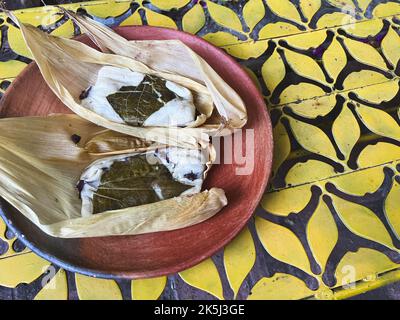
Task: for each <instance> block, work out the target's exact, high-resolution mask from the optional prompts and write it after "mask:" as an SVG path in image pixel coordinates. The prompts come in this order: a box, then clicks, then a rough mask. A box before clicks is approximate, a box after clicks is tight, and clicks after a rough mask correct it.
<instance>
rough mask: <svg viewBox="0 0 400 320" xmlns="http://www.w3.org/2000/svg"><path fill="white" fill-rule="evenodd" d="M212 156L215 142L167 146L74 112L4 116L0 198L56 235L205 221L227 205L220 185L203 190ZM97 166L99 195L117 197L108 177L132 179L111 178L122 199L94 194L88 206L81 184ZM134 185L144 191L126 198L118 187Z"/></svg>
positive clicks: (119, 232) (117, 231) (123, 232)
mask: <svg viewBox="0 0 400 320" xmlns="http://www.w3.org/2000/svg"><path fill="white" fill-rule="evenodd" d="M139 129H141V130H145V129H144V128H139ZM215 156H216V155H215V151H214V149H213V147H212V146H211V145H209V146H208V147H207V148H204V149H198V148H193V149H189V150H186V149H182V148H176V147H171V146H165V145H162V144H159V143H154V142H153V141H146V140H143V139H139V138H136V137H132V136H128V135H123V134H121V133H118V132H114V131H110V130H106V129H104V128H102V127H99V126H97V125H95V124H93V123H91V122H89V121H87V120H85V119H82V118H80V117H78V116H76V115H53V116H48V117H22V118H5V119H0V181H1V183H0V197H2V198H4V199H5V200H6V201H8V202H9V203H10V204H11V205H12V206H14V207H15V208H16V209H17V210H19V211H20V212H21V213H22V214H23V215H24V216H25V217H26V218H28V219H29V220H30V221H31V222H32V223H34V224H35V225H36V226H38V227H39V228H40V229H41V230H43V231H44V232H46V233H48V234H49V235H52V236H55V237H62V238H77V237H95V236H110V235H127V234H141V233H148V232H157V231H165V230H174V229H179V228H183V227H186V226H190V225H193V224H196V223H199V222H201V221H204V220H206V219H208V218H210V217H212V216H213V215H214V214H216V213H217V212H218V211H219V210H221V208H222V207H224V206H225V205H226V204H227V200H226V197H225V194H224V191H223V190H221V189H218V188H211V189H210V190H203V191H201V185H202V182H203V180H204V179H205V177H206V174H207V171H208V170H209V168H210V167H211V165H212V163H213V161H214V160H215ZM132 159H134V160H133V161H132ZM189 159H192V160H190V161H189ZM110 160H111V161H110ZM126 161H127V162H126ZM107 163H108V164H109V167H107V166H106V164H107ZM114 165H117V166H120V168H119V170H116V171H115V175H113V174H110V173H112V171H113V170H112V169H113V168H112V167H113V166H114ZM96 168H97V169H100V170H98V171H99V173H100V174H99V178H100V183H99V185H98V186H97V189H96V190H94V189H92V191H94V192H96V194H97V195H98V196H99V197H102V196H103V198H104V196H105V197H112V198H116V196H115V194H112V193H109V192H108V191H106V190H105V189H106V188H107V187H109V186H110V185H111V184H110V182H111V181H112V180H114V178H116V179H117V180H118V179H125V178H127V177H130V178H131V179H128V180H130V182H129V183H128V184H127V185H126V184H119V183H117V182H116V181H113V182H112V188H113V189H114V190H112V191H115V192H117V193H118V194H119V196H120V197H121V199H123V200H124V201H125V202H123V204H122V205H121V203H119V205H115V203H106V202H105V203H102V202H101V201H97V200H96V198H94V204H95V205H94V210H93V207H92V208H89V210H88V209H87V208H88V206H87V205H86V204H87V203H88V199H89V198H90V192H88V190H89V189H88V188H87V187H86V189H85V191H84V192H82V190H83V188H84V184H86V183H88V185H89V183H90V182H93V180H92V181H89V180H90V177H91V178H93V175H91V174H90V172H89V171H90V170H92V171H93V169H96ZM156 168H158V169H156ZM117 169H118V168H117ZM158 170H159V172H157V171H158ZM94 171H96V170H94ZM80 181H83V182H81V183H79V182H80ZM132 186H136V187H143V189H147V191H146V190H136V191H135V192H131V194H130V195H129V194H128V197H126V193H120V192H118V191H121V190H117V189H123V188H125V189H126V188H132ZM171 186H172V187H171ZM91 187H93V185H92V186H91ZM149 190H150V191H151V192H150V193H149V192H148V191H149ZM125 191H128V190H125ZM130 191H132V190H130ZM88 194H89V196H88ZM129 197H131V198H129ZM89 202H90V200H89Z"/></svg>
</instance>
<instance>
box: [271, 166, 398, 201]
mask: <svg viewBox="0 0 400 320" xmlns="http://www.w3.org/2000/svg"><path fill="white" fill-rule="evenodd" d="M396 162H400V158H399V159H394V160H390V161H387V162H384V163H380V164H377V165H373V166H368V167H364V168H359V169H356V170H352V171H348V172H343V173H339V174H337V175H334V176H329V177H326V178H322V179H319V180H314V181H308V182H304V183H299V184H296V185H291V186H289V187H284V188H280V189H273V190H269V191H266V192H264V195H266V194H269V193H274V192H279V191H283V190H288V189H292V188H297V187H303V186H306V185H311V184H315V183H319V182H324V181H327V180H330V179H335V178H339V177H342V176H346V175H349V174H352V173H358V172H361V171H365V170H368V169H374V168H378V167H383V166H385V165H388V164H395V163H396Z"/></svg>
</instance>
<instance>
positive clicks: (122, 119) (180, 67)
mask: <svg viewBox="0 0 400 320" xmlns="http://www.w3.org/2000/svg"><path fill="white" fill-rule="evenodd" d="M7 15H8V16H9V17H10V18H11V19H13V20H14V22H15V23H17V24H18V25H19V26H20V29H21V31H22V35H23V37H24V40H25V42H26V44H27V46H28V48H29V49H30V51H31V53H32V56H33V58H34V60H35V61H36V63H37V65H38V66H39V69H40V71H41V73H42V75H43V78H44V79H45V81H46V82H47V84H48V85H49V87H50V88H51V89H52V90H53V92H54V93H55V94H56V95H57V96H58V97H59V98H60V100H61V101H63V102H64V104H65V105H66V106H68V107H69V108H70V109H71V110H72V111H74V112H75V113H76V114H78V115H80V116H81V117H83V118H85V119H87V120H89V121H91V122H94V123H96V124H98V125H101V126H104V127H106V128H109V129H112V130H114V131H118V132H122V133H125V134H128V135H132V136H136V137H139V138H144V139H148V140H152V141H157V142H160V143H168V144H170V145H177V146H183V147H194V146H197V144H198V143H200V144H207V143H208V135H209V134H218V133H221V132H223V129H224V128H228V129H229V130H228V131H229V132H231V131H230V130H231V129H236V128H241V127H243V126H244V124H245V123H246V120H247V114H246V108H245V106H244V104H243V102H242V100H241V99H240V97H239V95H238V94H237V93H236V92H235V91H234V90H233V89H232V88H231V87H230V86H229V85H228V84H227V83H226V82H225V81H224V80H223V79H222V78H221V77H220V76H219V75H218V74H217V73H216V72H215V71H214V70H213V69H212V68H211V67H210V66H209V65H208V64H207V63H206V62H205V61H204V60H203V59H202V58H201V57H199V56H198V55H197V54H196V53H194V52H193V51H192V50H191V49H189V48H188V47H186V46H185V45H183V44H182V43H180V42H172V45H171V43H170V42H168V41H165V42H160V41H154V48H153V49H151V48H150V46H151V44H152V43H153V42H152V41H146V42H143V45H137V43H135V42H129V41H127V40H125V39H123V38H121V37H120V36H118V35H117V34H116V33H114V32H113V31H112V30H110V29H108V28H105V27H102V26H101V25H99V26H98V25H97V24H96V23H95V22H94V21H92V20H89V19H86V18H85V20H84V23H85V29H87V30H88V31H89V33H88V35H89V36H90V37H92V38H94V39H95V40H96V42H97V44H99V46H100V48H105V47H106V48H108V49H110V50H111V51H112V53H102V52H99V51H97V50H95V49H92V48H91V47H89V46H87V45H85V44H83V43H80V42H78V41H75V40H69V39H63V38H59V37H54V36H51V35H49V34H47V33H45V32H42V31H40V30H38V29H37V28H35V27H33V26H31V25H27V24H24V23H22V22H20V21H18V19H17V18H16V17H15V16H14V15H13V14H12V13H11V12H7ZM102 28H103V29H102ZM103 33H104V35H105V36H104V38H105V39H106V40H104V39H103V37H100V36H98V35H99V34H103ZM112 42H114V44H112ZM183 51H185V52H183ZM166 127H168V128H166ZM195 128H196V129H195Z"/></svg>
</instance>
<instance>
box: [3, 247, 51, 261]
mask: <svg viewBox="0 0 400 320" xmlns="http://www.w3.org/2000/svg"><path fill="white" fill-rule="evenodd" d="M28 253H34V252H33V251H31V250H30V249H28V251H25V252H21V253H15V254H12V255H9V256H6V257H0V261H1V260H6V259H10V258H14V257H16V256H22V255H25V254H28ZM35 254H36V253H35ZM44 260H46V259H44Z"/></svg>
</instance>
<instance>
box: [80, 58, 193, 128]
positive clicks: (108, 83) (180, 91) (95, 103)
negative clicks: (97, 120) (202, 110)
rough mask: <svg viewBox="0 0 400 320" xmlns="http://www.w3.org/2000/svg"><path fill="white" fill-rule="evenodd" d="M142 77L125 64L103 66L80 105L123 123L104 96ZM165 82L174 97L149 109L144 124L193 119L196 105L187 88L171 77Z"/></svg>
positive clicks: (164, 124)
mask: <svg viewBox="0 0 400 320" xmlns="http://www.w3.org/2000/svg"><path fill="white" fill-rule="evenodd" d="M144 78H145V75H144V74H142V73H139V72H135V71H131V70H129V69H127V68H119V67H112V66H104V67H102V68H101V69H100V70H99V72H98V74H97V80H96V83H95V84H94V85H93V86H92V87H91V88H90V89H89V91H88V95H87V97H86V98H85V99H83V100H82V101H81V106H83V107H84V108H86V109H89V110H91V111H93V112H95V113H97V114H98V115H100V116H102V117H104V118H105V119H107V120H110V121H113V122H117V123H125V121H124V120H123V119H122V118H121V117H120V116H119V115H118V113H117V112H115V111H114V109H113V107H112V106H111V104H110V103H109V102H108V100H107V96H109V95H110V94H113V93H116V92H117V91H119V90H120V89H121V87H125V86H138V85H139V84H140V83H141V82H142V81H143V79H144ZM165 85H166V87H167V88H168V89H169V90H170V91H172V92H174V93H175V94H176V95H177V97H176V98H175V99H173V100H171V101H168V102H167V103H166V104H165V105H164V106H162V107H161V108H160V109H159V110H158V111H156V112H154V113H152V114H151V115H150V116H149V117H148V118H147V119H146V120H145V121H144V123H143V126H145V127H146V126H148V127H150V126H154V127H168V126H185V125H187V124H189V123H191V122H193V121H194V120H195V117H196V107H195V106H194V103H193V96H192V93H191V92H190V90H188V89H187V88H184V87H182V86H180V85H178V84H176V83H174V82H171V81H166V84H165Z"/></svg>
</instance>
